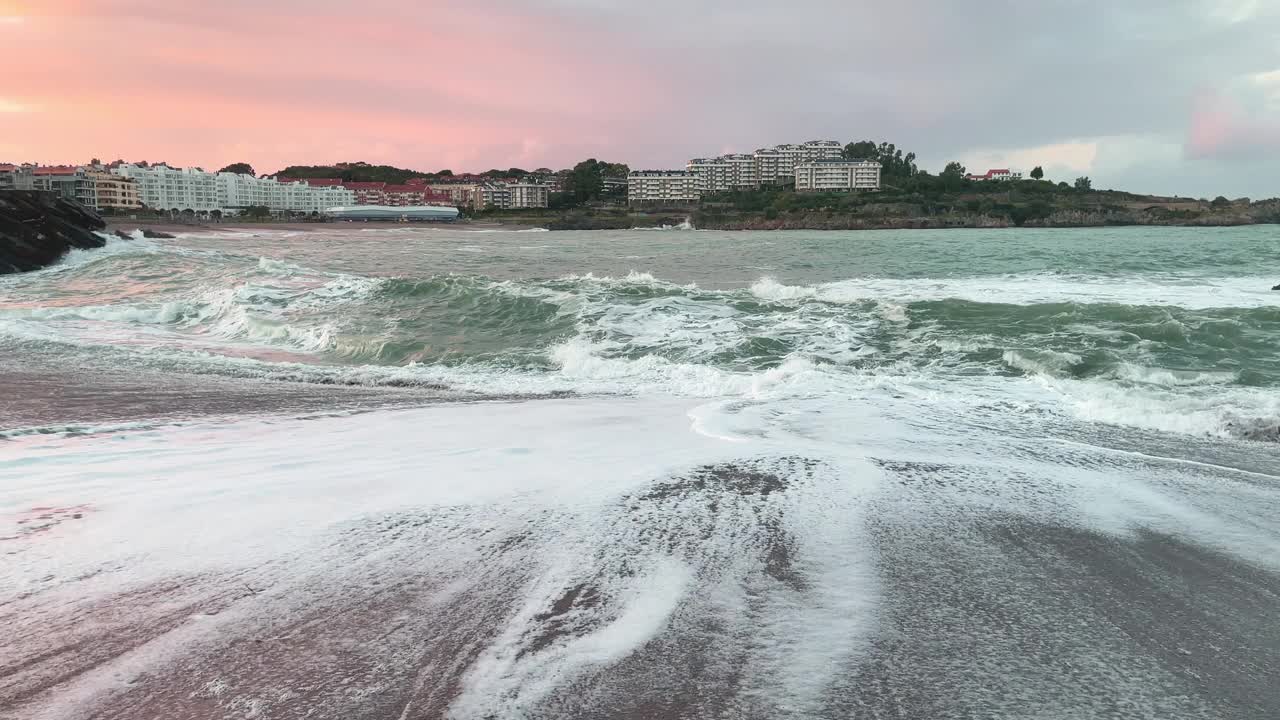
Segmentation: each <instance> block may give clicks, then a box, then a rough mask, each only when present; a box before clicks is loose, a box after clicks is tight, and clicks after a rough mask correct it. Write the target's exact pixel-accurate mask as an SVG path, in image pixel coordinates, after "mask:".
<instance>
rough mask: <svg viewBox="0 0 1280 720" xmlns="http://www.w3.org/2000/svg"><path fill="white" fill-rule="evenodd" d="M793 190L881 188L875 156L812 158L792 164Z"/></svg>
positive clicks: (823, 190)
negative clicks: (846, 158) (870, 158)
mask: <svg viewBox="0 0 1280 720" xmlns="http://www.w3.org/2000/svg"><path fill="white" fill-rule="evenodd" d="M794 172H795V178H796V192H850V191H853V190H879V189H880V163H879V162H877V161H875V160H832V159H827V160H815V161H812V162H805V163H801V164H799V165H797V166H796V167H795V170H794Z"/></svg>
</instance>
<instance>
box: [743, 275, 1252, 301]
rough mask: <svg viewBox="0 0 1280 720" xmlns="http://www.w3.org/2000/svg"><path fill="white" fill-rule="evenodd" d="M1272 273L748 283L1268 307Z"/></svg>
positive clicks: (805, 290)
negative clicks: (1220, 275)
mask: <svg viewBox="0 0 1280 720" xmlns="http://www.w3.org/2000/svg"><path fill="white" fill-rule="evenodd" d="M1274 284H1275V283H1274V278H1267V277H1263V276H1250V277H1187V278H1183V277H1169V278H1158V277H1148V278H1144V279H1135V278H1132V277H1126V278H1108V277H1099V276H1085V275H1081V276H1065V275H1058V274H1048V273H1037V274H1019V275H1003V276H994V277H992V276H984V277H972V278H964V277H961V278H874V277H868V278H857V279H851V280H841V281H837V282H831V283H822V284H817V285H786V284H783V283H780V282H778V281H777V280H775V279H774V278H772V277H767V276H766V277H764V278H761V279H760V280H759V281H757V282H756V283H755V284H754V285H752V287H751V291H752V293H753V294H755V295H756V296H757V297H760V298H761V299H765V300H775V301H794V300H803V299H810V298H813V299H817V300H821V301H823V302H830V303H856V302H864V301H868V300H880V301H888V302H892V303H895V304H898V305H903V304H908V303H912V302H925V301H938V300H968V301H971V302H982V303H1000V304H1009V305H1031V304H1043V303H1082V304H1117V305H1138V306H1141V305H1158V306H1178V307H1185V308H1192V309H1205V308H1219V307H1245V308H1253V307H1267V306H1273V305H1275V304H1276V298H1275V293H1274V292H1271V291H1270V288H1271V286H1272V285H1274Z"/></svg>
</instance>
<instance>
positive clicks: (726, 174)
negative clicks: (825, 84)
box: [685, 140, 843, 193]
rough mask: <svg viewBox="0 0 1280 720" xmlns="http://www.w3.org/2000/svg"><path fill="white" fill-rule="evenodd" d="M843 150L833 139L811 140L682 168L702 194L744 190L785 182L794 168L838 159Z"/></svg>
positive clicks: (697, 160) (703, 160) (699, 160)
mask: <svg viewBox="0 0 1280 720" xmlns="http://www.w3.org/2000/svg"><path fill="white" fill-rule="evenodd" d="M842 150H843V146H841V145H840V143H838V142H836V141H835V140H810V141H808V142H804V143H799V144H795V145H778V146H777V147H772V148H760V149H759V150H756V151H755V152H754V153H750V154H737V155H722V156H720V157H715V158H694V159H693V160H690V161H689V163H688V165H686V166H685V169H686V170H688V171H689V172H692V173H695V174H697V175H698V177H699V178H700V179H701V180H702V183H703V191H704V192H709V193H711V192H726V191H731V190H743V189H748V188H756V187H759V186H761V185H774V184H777V183H780V182H786V181H787V180H788V179H790V178H791V177H794V176H795V172H796V166H798V165H802V164H805V163H813V162H818V161H819V160H836V159H839V158H840V153H841V151H842Z"/></svg>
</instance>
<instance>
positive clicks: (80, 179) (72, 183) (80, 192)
mask: <svg viewBox="0 0 1280 720" xmlns="http://www.w3.org/2000/svg"><path fill="white" fill-rule="evenodd" d="M31 174H32V183H33V189H35V190H44V191H46V192H55V193H57V194H59V195H61V196H62V197H64V198H66V199H68V200H75V201H76V202H78V203H80V204H81V205H84V206H85V207H90V208H96V207H98V198H97V194H96V188H95V187H94V182H93V180H92V179H90V178H89V173H88V171H87V170H85V169H84V168H81V167H75V166H71V165H45V166H43V167H42V166H36V167H34V168H32V171H31Z"/></svg>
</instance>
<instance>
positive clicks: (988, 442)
mask: <svg viewBox="0 0 1280 720" xmlns="http://www.w3.org/2000/svg"><path fill="white" fill-rule="evenodd" d="M317 227H318V228H319V229H316V230H312V231H305V232H304V231H294V230H286V229H280V230H260V229H249V228H243V229H239V230H219V231H208V230H199V229H198V230H193V231H190V232H185V233H181V234H179V235H178V236H177V237H175V238H172V239H146V238H144V237H143V236H142V235H141V234H135V235H134V236H133V237H131V238H112V239H111V240H110V242H109V243H108V244H107V246H106V247H105V248H102V249H99V250H89V251H81V250H76V251H72V253H71V254H69V255H68V256H67V257H66V258H65V259H64V260H62V261H61V262H60V263H58V264H57V265H55V266H53V267H50V268H48V269H45V270H41V271H38V272H33V273H27V274H21V275H11V276H5V277H0V718H6V719H7V718H14V719H18V718H21V719H23V720H29V719H36V720H39V719H45V718H48V719H59V720H61V719H63V718H119V719H125V718H130V719H135V720H138V719H144V718H193V719H196V718H198V719H203V718H210V719H212V718H246V719H252V718H264V719H277V718H289V719H292V718H333V719H335V720H336V719H342V720H365V719H368V720H375V719H377V720H381V719H384V718H385V719H391V720H397V719H399V720H407V719H409V718H459V719H473V718H474V719H482V718H501V719H505V718H530V719H535V718H536V719H541V718H547V719H550V718H624V719H629V718H634V719H641V718H644V719H665V718H688V719H694V718H698V719H701V718H716V719H721V720H738V719H760V720H766V719H776V718H833V719H834V718H877V719H881V718H900V719H903V720H906V719H933V718H947V719H949V718H984V719H990V718H1009V719H1015V718H1018V719H1021V718H1041V719H1056V718H1151V719H1157V718H1158V719H1161V720H1166V719H1170V718H1206V719H1209V718H1212V719H1221V718H1242V719H1243V718H1249V719H1252V718H1258V719H1262V718H1275V717H1280V682H1277V678H1280V443H1278V442H1277V440H1280V435H1278V433H1280V292H1275V291H1272V290H1271V287H1272V286H1274V285H1276V283H1277V282H1280V228H1277V227H1276V226H1251V227H1240V228H1171V227H1136V228H1086V229H1069V230H1068V229H1053V230H1050V229H999V230H945V231H861V232H800V231H796V232H790V231H788V232H732V233H731V232H715V231H698V230H692V229H684V228H673V229H667V230H632V231H609V232H540V231H533V230H521V231H516V230H502V229H473V228H469V227H467V226H423V227H419V226H401V225H395V226H376V227H375V226H371V225H370V226H365V225H355V224H346V225H322V226H317Z"/></svg>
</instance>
